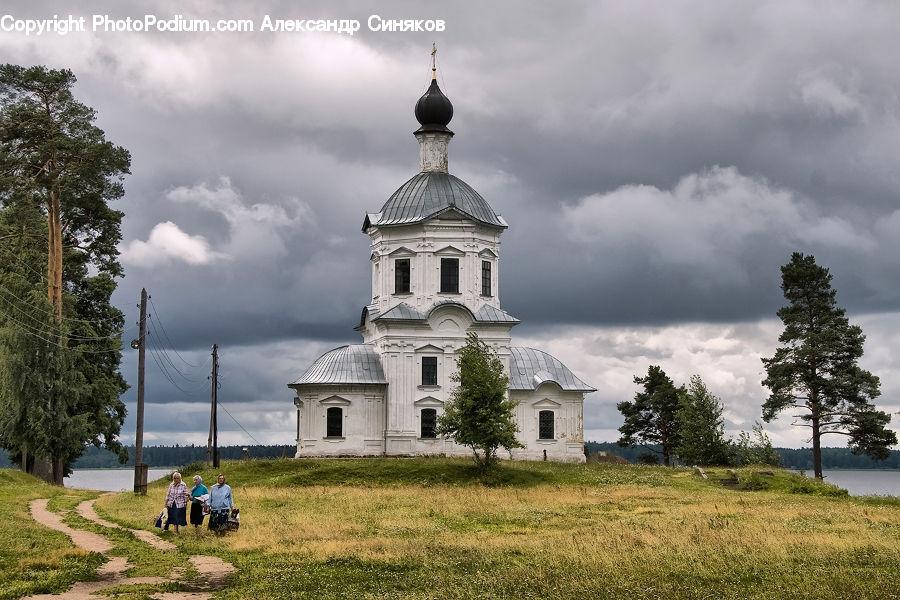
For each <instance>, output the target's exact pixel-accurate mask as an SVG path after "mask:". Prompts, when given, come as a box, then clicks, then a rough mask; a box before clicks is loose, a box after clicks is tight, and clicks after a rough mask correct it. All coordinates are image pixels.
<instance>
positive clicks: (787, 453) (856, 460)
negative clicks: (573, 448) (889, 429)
mask: <svg viewBox="0 0 900 600" xmlns="http://www.w3.org/2000/svg"><path fill="white" fill-rule="evenodd" d="M585 446H587V448H588V451H589V452H590V453H591V454H594V453H596V452H598V451H604V452H606V453H608V454H615V455H617V456H621V457H622V458H624V459H626V460H628V461H629V462H633V463H637V462H639V461H638V457H639V456H640V455H641V454H645V453H646V452H647V449H646V448H642V447H640V446H636V447H633V448H622V447H621V446H619V445H618V444H616V443H614V442H585ZM775 451H776V452H778V454H779V455H780V456H781V465H782V466H783V467H786V468H791V469H798V470H801V471H811V470H812V468H813V463H812V448H799V449H796V448H775ZM822 468H823V469H900V451H898V450H891V456H890V458H888V459H887V460H880V461H877V462H876V461H874V460H872V459H871V458H869V457H868V456H865V455H863V456H855V455H854V454H853V453H852V452H850V450H849V449H848V448H822Z"/></svg>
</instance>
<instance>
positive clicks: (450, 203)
mask: <svg viewBox="0 0 900 600" xmlns="http://www.w3.org/2000/svg"><path fill="white" fill-rule="evenodd" d="M448 210H456V211H458V212H460V213H462V214H464V215H466V216H467V217H470V218H472V219H474V220H475V221H478V222H480V223H484V224H485V225H491V226H494V227H499V228H502V229H506V227H507V224H506V221H504V220H503V217H501V216H500V215H498V214H497V213H495V212H494V209H492V208H491V207H490V205H489V204H488V203H487V201H486V200H485V199H484V198H482V197H481V194H479V193H478V192H476V191H475V190H473V189H472V188H471V186H469V184H467V183H466V182H465V181H463V180H462V179H459V178H458V177H455V176H453V175H450V174H449V173H441V172H436V171H429V172H425V173H418V174H416V175H413V177H412V178H411V179H410V180H409V181H407V182H406V183H404V184H403V185H401V186H400V188H399V189H398V190H397V191H396V192H394V193H393V195H392V196H391V197H390V198H388V201H387V202H385V203H384V206H382V207H381V212H379V213H374V214H368V215H366V219H365V221H364V222H363V231H366V230H367V229H368V228H369V227H371V226H378V227H382V226H385V225H388V226H389V225H408V224H411V223H421V222H423V221H427V220H429V219H433V218H435V217H437V216H439V215H440V214H441V213H444V212H447V211H448Z"/></svg>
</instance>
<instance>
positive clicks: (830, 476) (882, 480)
mask: <svg viewBox="0 0 900 600" xmlns="http://www.w3.org/2000/svg"><path fill="white" fill-rule="evenodd" d="M174 470H175V469H174V468H168V469H165V468H156V469H148V470H147V481H154V480H156V479H159V478H160V477H166V476H168V475H169V474H170V473H171V472H172V471H174ZM822 474H823V475H825V481H827V482H828V483H833V484H835V485H837V486H839V487H842V488H844V489H845V490H847V491H848V492H850V495H851V496H865V495H869V494H877V495H879V496H900V471H879V470H876V469H860V470H849V469H847V470H837V471H829V470H825V471H823V472H822ZM806 476H807V477H811V476H812V471H806ZM64 483H65V486H66V487H72V488H83V489H88V490H102V491H106V492H120V491H122V490H126V491H131V490H133V489H134V469H78V470H75V471H73V472H72V476H71V477H66V479H65V482H64Z"/></svg>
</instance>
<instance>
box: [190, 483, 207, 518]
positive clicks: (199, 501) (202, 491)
mask: <svg viewBox="0 0 900 600" xmlns="http://www.w3.org/2000/svg"><path fill="white" fill-rule="evenodd" d="M208 500H209V490H207V489H206V486H205V485H203V478H202V477H200V476H199V475H194V487H192V488H191V525H193V526H194V529H197V528H198V527H200V526H201V525H203V506H204V505H205V504H206V503H207V501H208Z"/></svg>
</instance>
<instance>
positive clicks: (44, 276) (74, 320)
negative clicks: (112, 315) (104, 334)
mask: <svg viewBox="0 0 900 600" xmlns="http://www.w3.org/2000/svg"><path fill="white" fill-rule="evenodd" d="M0 250H2V251H4V252H6V253H7V255H8V256H10V257H12V259H13V260H14V261H15V262H16V263H18V264H19V265H21V266H23V267H25V268H26V269H28V270H30V271H31V272H32V273H34V274H35V275H37V276H38V278H39V280H40V283H42V284H44V285H46V280H47V274H46V273H42V272H40V271H38V270H36V269H35V268H34V267H32V266H31V265H30V264H28V263H27V262H25V261H23V260H22V258H21V257H20V256H19V254H18V253H15V252H13V251H12V250H10V249H9V248H4V247H3V246H2V245H0ZM29 283H30V282H29ZM63 291H64V292H65V293H66V294H68V295H70V296H74V297H75V298H77V299H79V300H81V301H83V302H91V300H88V299H87V298H85V297H84V296H82V295H80V294H76V293H75V292H74V291H72V290H71V289H67V288H64V289H63ZM63 319H64V320H66V321H69V322H72V323H87V324H90V325H106V323H104V322H103V321H96V320H92V319H79V318H76V317H63Z"/></svg>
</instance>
